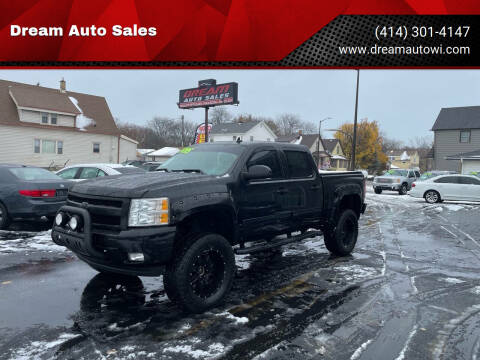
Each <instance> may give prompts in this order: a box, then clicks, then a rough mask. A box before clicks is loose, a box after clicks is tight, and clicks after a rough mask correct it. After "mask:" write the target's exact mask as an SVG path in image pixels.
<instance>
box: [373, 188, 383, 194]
mask: <svg viewBox="0 0 480 360" xmlns="http://www.w3.org/2000/svg"><path fill="white" fill-rule="evenodd" d="M374 191H375V194H381V193H382V189H377V188H375V190H374Z"/></svg>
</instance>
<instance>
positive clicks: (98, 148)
mask: <svg viewBox="0 0 480 360" xmlns="http://www.w3.org/2000/svg"><path fill="white" fill-rule="evenodd" d="M93 152H94V153H97V154H98V153H99V152H100V144H99V143H93Z"/></svg>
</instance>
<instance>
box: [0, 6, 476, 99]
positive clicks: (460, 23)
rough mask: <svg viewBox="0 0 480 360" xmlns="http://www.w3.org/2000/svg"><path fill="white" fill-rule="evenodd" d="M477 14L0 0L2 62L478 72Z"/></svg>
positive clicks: (434, 9) (441, 9)
mask: <svg viewBox="0 0 480 360" xmlns="http://www.w3.org/2000/svg"><path fill="white" fill-rule="evenodd" d="M186 9H188V10H186ZM478 14H480V2H478V1H452V0H444V1H434V2H428V4H427V3H426V2H425V1H423V0H422V1H420V0H403V1H395V2H394V1H389V2H386V1H383V2H382V1H376V0H363V1H360V0H338V1H330V2H321V1H318V0H298V1H291V0H264V1H257V0H243V1H240V0H222V1H214V0H208V1H207V0H185V1H183V2H181V3H172V2H167V1H155V2H154V1H147V0H138V1H131V0H129V1H118V0H117V1H115V0H105V1H97V2H90V1H81V0H66V1H54V0H27V1H17V2H12V1H7V0H0V42H1V44H2V46H1V47H0V65H3V66H22V65H27V66H99V67H100V66H110V67H115V66H119V65H123V66H129V67H144V66H159V67H167V66H173V67H280V68H281V67H359V66H360V67H391V66H400V67H424V66H432V67H435V66H437V67H445V66H453V67H458V66H473V67H476V66H480V31H479V26H480V20H479V17H478ZM205 101H207V100H200V102H205ZM215 101H219V99H215ZM222 101H223V100H222ZM194 102H195V101H194Z"/></svg>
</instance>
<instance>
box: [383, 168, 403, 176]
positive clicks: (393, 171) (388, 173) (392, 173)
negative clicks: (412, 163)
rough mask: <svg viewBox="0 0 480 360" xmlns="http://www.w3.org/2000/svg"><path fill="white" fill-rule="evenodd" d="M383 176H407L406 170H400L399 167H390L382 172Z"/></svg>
mask: <svg viewBox="0 0 480 360" xmlns="http://www.w3.org/2000/svg"><path fill="white" fill-rule="evenodd" d="M383 175H384V176H407V175H408V171H407V170H401V169H391V170H388V171H386V172H385V174H383Z"/></svg>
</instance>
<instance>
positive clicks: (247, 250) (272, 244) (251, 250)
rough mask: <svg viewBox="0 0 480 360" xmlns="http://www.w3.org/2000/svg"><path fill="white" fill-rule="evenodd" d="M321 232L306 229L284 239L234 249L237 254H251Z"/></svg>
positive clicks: (318, 234)
mask: <svg viewBox="0 0 480 360" xmlns="http://www.w3.org/2000/svg"><path fill="white" fill-rule="evenodd" d="M322 234H323V233H322V232H321V231H317V230H312V231H306V232H304V233H303V234H300V235H295V236H288V237H286V238H285V239H280V240H277V241H274V242H269V243H265V244H262V245H256V246H250V247H247V248H243V249H242V248H239V249H235V250H234V251H235V254H237V255H244V254H253V253H257V252H261V251H266V250H270V249H274V248H277V247H279V246H282V245H287V244H290V243H293V242H297V241H302V240H305V239H308V238H312V237H316V236H320V235H322Z"/></svg>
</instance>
